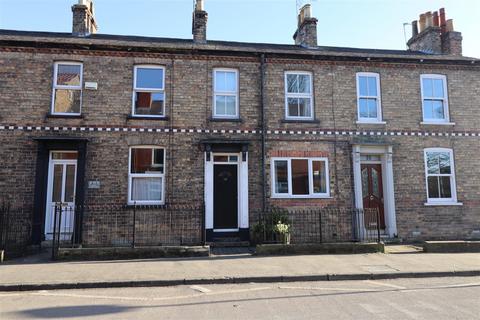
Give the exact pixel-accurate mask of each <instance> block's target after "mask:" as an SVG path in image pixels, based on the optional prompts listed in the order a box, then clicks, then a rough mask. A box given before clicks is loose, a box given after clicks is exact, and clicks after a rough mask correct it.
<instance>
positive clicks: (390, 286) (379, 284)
mask: <svg viewBox="0 0 480 320" xmlns="http://www.w3.org/2000/svg"><path fill="white" fill-rule="evenodd" d="M364 282H365V283H370V284H373V285H378V286H383V287H388V288H395V289H399V290H405V289H407V288H406V287H403V286H397V285H395V284H392V283H387V282H381V281H375V280H365V281H364Z"/></svg>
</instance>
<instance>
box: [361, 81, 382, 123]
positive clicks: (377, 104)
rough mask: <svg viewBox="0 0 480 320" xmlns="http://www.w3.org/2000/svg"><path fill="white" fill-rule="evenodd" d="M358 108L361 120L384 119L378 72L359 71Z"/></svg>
mask: <svg viewBox="0 0 480 320" xmlns="http://www.w3.org/2000/svg"><path fill="white" fill-rule="evenodd" d="M357 109H358V121H359V122H381V121H382V111H381V101H380V76H379V74H378V73H370V72H359V73H357Z"/></svg>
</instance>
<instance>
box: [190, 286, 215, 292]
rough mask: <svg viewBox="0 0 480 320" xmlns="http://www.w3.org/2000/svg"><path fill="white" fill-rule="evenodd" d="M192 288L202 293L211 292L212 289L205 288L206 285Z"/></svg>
mask: <svg viewBox="0 0 480 320" xmlns="http://www.w3.org/2000/svg"><path fill="white" fill-rule="evenodd" d="M190 289H192V290H195V291H199V292H201V293H209V292H211V291H212V290H210V289H207V288H204V287H201V286H191V287H190Z"/></svg>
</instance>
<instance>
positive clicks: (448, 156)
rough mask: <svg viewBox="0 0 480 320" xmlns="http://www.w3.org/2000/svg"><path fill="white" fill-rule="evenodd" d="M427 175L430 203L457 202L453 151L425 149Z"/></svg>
mask: <svg viewBox="0 0 480 320" xmlns="http://www.w3.org/2000/svg"><path fill="white" fill-rule="evenodd" d="M425 175H426V180H427V196H428V203H439V202H440V203H442V202H443V203H455V202H457V194H456V188H455V168H454V164H453V151H452V150H451V149H444V148H429V149H425Z"/></svg>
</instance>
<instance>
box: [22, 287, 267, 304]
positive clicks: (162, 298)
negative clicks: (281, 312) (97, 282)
mask: <svg viewBox="0 0 480 320" xmlns="http://www.w3.org/2000/svg"><path fill="white" fill-rule="evenodd" d="M272 289H275V288H274V287H257V288H248V289H238V290H225V291H215V292H207V293H204V294H189V295H182V296H170V297H152V298H143V297H129V296H123V297H120V296H110V295H88V294H74V293H58V292H46V293H44V292H32V293H28V294H27V295H33V296H45V297H68V298H80V299H107V300H127V301H166V300H175V299H191V298H198V297H205V296H216V295H226V294H234V293H244V292H252V291H263V290H272ZM207 290H209V289H207Z"/></svg>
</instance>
